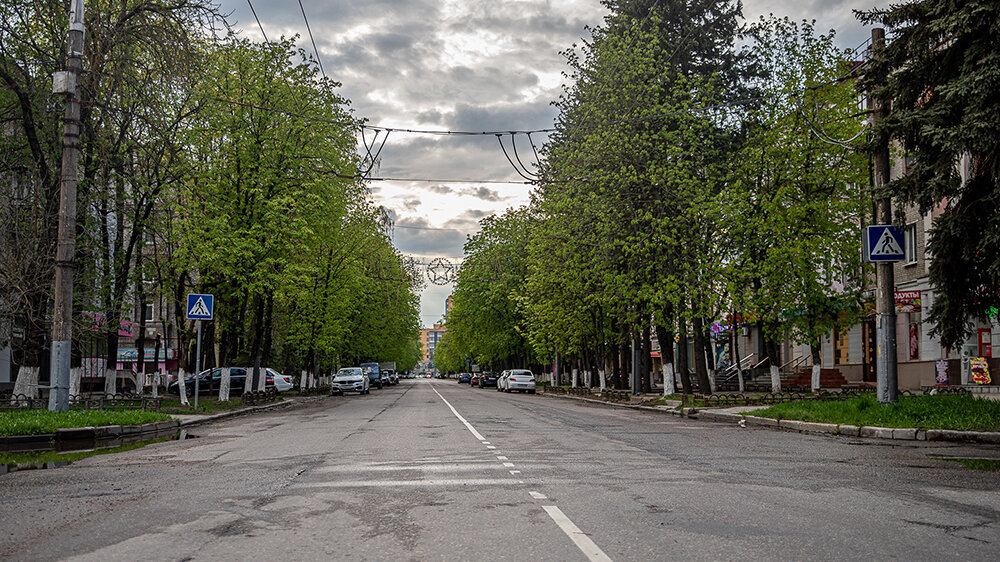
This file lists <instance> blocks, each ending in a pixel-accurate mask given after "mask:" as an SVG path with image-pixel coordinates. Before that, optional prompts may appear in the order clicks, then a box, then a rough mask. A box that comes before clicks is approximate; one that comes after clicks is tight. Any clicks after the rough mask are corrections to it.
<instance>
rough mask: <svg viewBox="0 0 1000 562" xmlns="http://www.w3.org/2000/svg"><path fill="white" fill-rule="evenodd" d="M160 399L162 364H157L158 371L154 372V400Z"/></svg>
mask: <svg viewBox="0 0 1000 562" xmlns="http://www.w3.org/2000/svg"><path fill="white" fill-rule="evenodd" d="M159 397H160V363H159V362H157V363H156V370H154V371H153V398H159Z"/></svg>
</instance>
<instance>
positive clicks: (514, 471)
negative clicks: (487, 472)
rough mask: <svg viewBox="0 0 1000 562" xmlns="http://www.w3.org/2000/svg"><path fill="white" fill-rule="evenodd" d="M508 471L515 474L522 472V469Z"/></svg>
mask: <svg viewBox="0 0 1000 562" xmlns="http://www.w3.org/2000/svg"><path fill="white" fill-rule="evenodd" d="M508 472H510V474H511V476H513V475H515V474H521V471H520V470H510V471H508Z"/></svg>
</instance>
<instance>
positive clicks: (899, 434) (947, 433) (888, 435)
mask: <svg viewBox="0 0 1000 562" xmlns="http://www.w3.org/2000/svg"><path fill="white" fill-rule="evenodd" d="M539 394H540V395H541V396H548V397H552V398H565V399H569V400H577V401H579V402H588V403H592V404H601V405H605V406H613V407H618V408H629V409H632V410H649V411H654V412H662V413H669V414H671V415H674V416H680V417H683V418H690V419H694V420H700V421H706V422H712V423H731V424H740V426H741V427H754V428H761V429H771V430H779V431H794V432H797V433H809V434H818V435H839V436H846V437H861V438H865V439H889V440H894V441H957V442H964V443H985V444H990V445H997V444H1000V432H995V431H957V430H952V429H926V430H924V429H918V428H915V427H908V428H899V427H876V426H861V427H859V426H856V425H850V424H833V423H817V422H805V421H800V420H777V419H774V418H764V417H760V416H753V415H748V414H736V413H731V412H721V411H715V410H710V409H698V408H683V409H682V410H681V411H677V410H665V409H662V408H653V407H650V406H641V405H638V404H619V403H615V402H605V401H603V400H594V399H593V398H584V397H582V396H574V395H571V394H548V393H545V392H541V393H539ZM741 422H742V423H741Z"/></svg>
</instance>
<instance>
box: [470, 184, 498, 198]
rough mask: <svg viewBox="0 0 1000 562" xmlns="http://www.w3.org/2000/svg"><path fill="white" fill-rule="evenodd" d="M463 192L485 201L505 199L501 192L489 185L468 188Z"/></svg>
mask: <svg viewBox="0 0 1000 562" xmlns="http://www.w3.org/2000/svg"><path fill="white" fill-rule="evenodd" d="M463 193H464V194H465V195H471V196H473V197H475V198H476V199H482V200H483V201H501V200H503V198H502V197H500V194H498V193H497V192H496V191H494V190H492V189H490V188H488V187H485V186H480V187H475V188H470V189H466V190H465V191H463Z"/></svg>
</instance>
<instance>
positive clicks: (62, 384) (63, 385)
mask: <svg viewBox="0 0 1000 562" xmlns="http://www.w3.org/2000/svg"><path fill="white" fill-rule="evenodd" d="M83 34H84V27H83V0H71V1H70V9H69V52H68V53H67V57H66V70H65V71H64V72H59V73H56V75H55V76H54V77H53V82H52V90H53V93H62V94H66V108H65V113H64V115H63V144H62V175H61V178H60V180H59V238H58V240H57V243H56V264H55V265H56V279H55V298H54V300H55V312H54V314H53V316H52V351H51V361H50V362H49V364H50V371H49V373H50V374H49V380H50V381H51V390H50V391H49V410H52V411H56V412H65V411H66V410H69V370H70V356H71V353H72V347H73V346H72V342H73V269H74V268H75V263H74V254H75V252H76V184H77V172H78V169H79V167H80V99H79V97H78V96H79V95H80V74H81V72H82V70H83Z"/></svg>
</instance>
